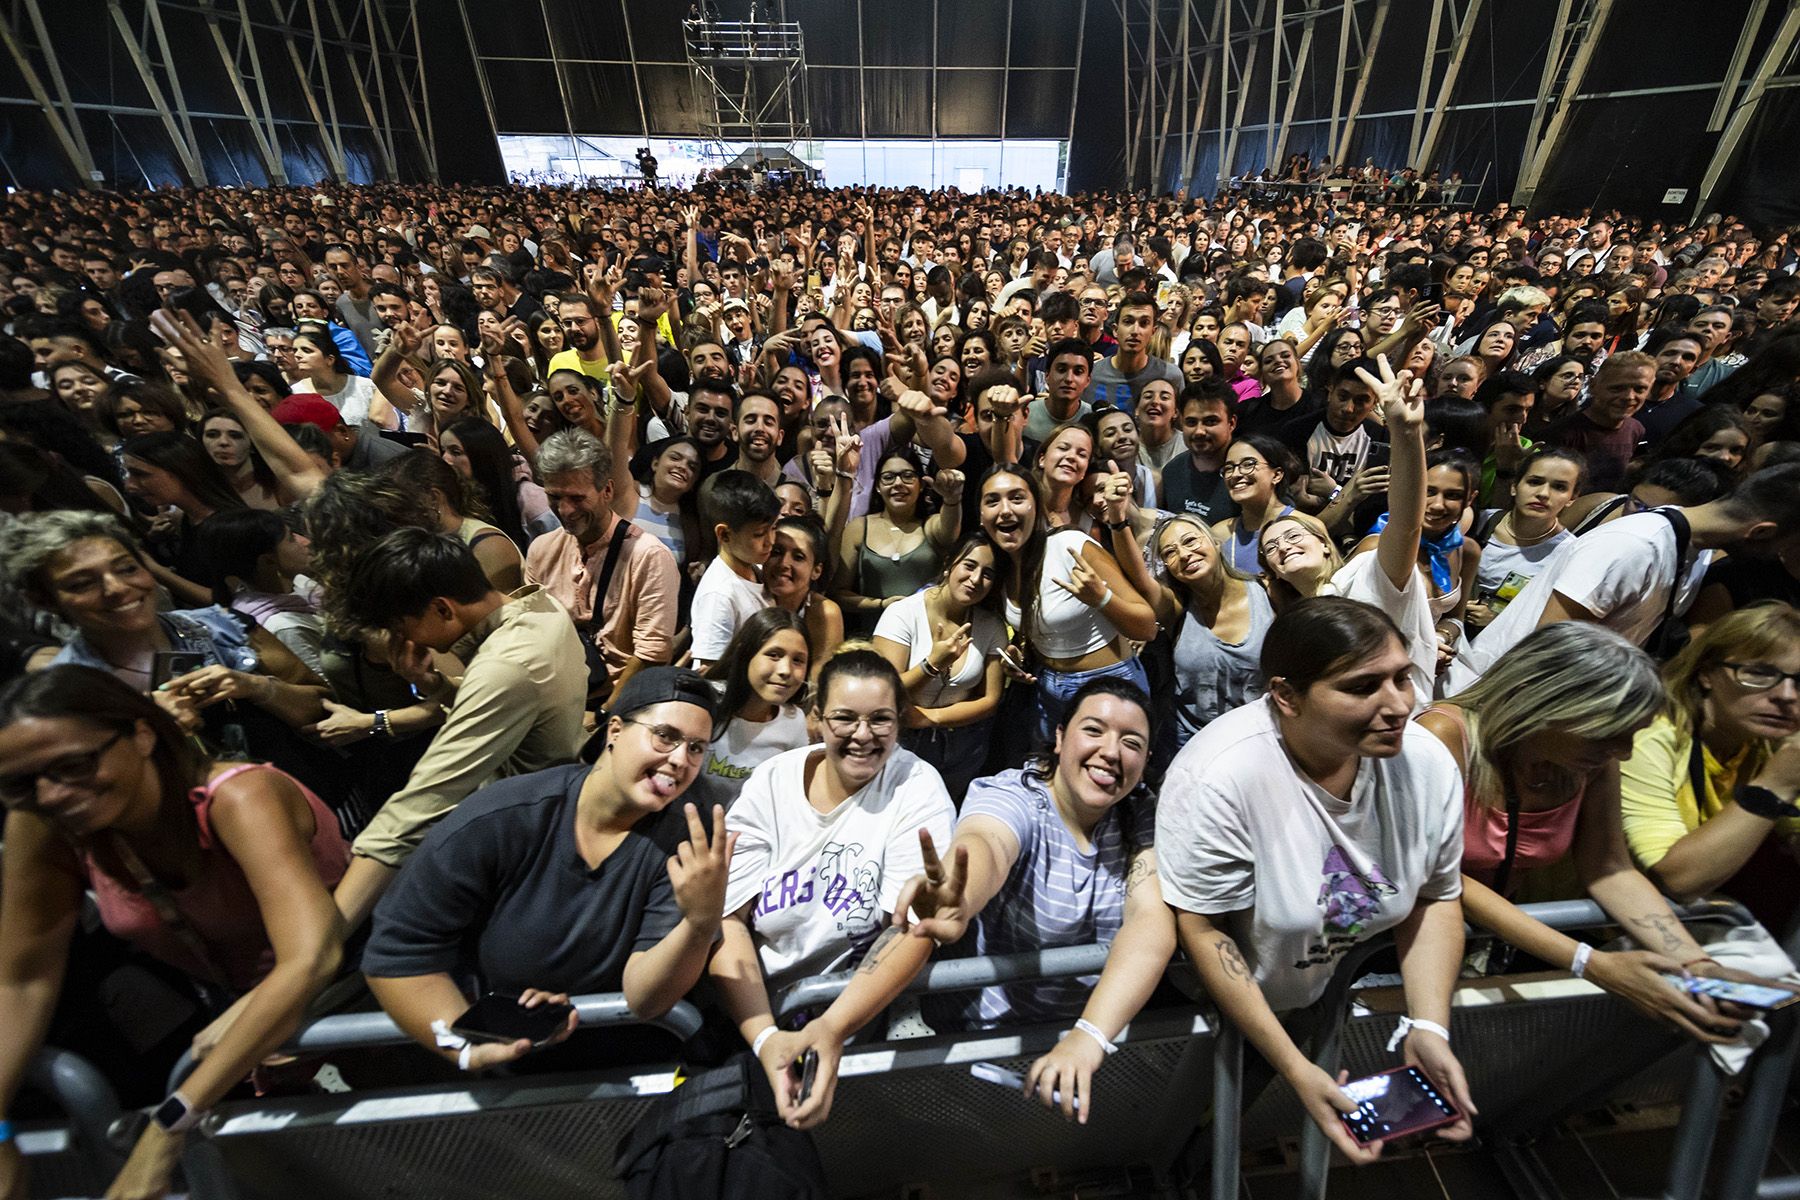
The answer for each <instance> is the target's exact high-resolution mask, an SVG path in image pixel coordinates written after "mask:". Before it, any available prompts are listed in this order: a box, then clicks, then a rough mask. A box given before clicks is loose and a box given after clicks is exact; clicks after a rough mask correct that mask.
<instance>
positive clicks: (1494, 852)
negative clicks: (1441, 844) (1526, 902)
mask: <svg viewBox="0 0 1800 1200" xmlns="http://www.w3.org/2000/svg"><path fill="white" fill-rule="evenodd" d="M1427 711H1429V712H1435V713H1438V714H1439V715H1441V716H1445V717H1448V718H1450V719H1451V720H1452V721H1455V722H1456V724H1457V727H1458V729H1459V730H1460V731H1461V732H1462V739H1463V746H1464V748H1465V751H1464V754H1465V757H1466V756H1467V747H1468V745H1469V726H1468V723H1467V722H1465V721H1464V720H1463V715H1462V710H1461V709H1459V708H1440V707H1433V708H1431V709H1429V710H1427ZM1585 791H1586V788H1585V786H1584V787H1583V789H1582V790H1581V791H1578V792H1576V793H1575V794H1574V795H1573V796H1571V797H1569V798H1568V799H1567V800H1564V801H1563V802H1562V803H1561V804H1558V805H1557V806H1556V807H1555V808H1546V809H1540V810H1538V811H1535V812H1525V811H1521V812H1520V813H1519V836H1518V840H1517V842H1516V844H1515V846H1514V850H1513V865H1512V875H1511V877H1510V878H1509V879H1508V887H1507V891H1509V892H1510V891H1512V890H1513V888H1514V887H1516V886H1517V884H1518V882H1519V877H1520V876H1521V875H1523V874H1524V873H1525V872H1527V871H1529V870H1532V869H1533V868H1536V867H1544V866H1548V865H1550V864H1551V863H1553V862H1556V861H1558V860H1559V859H1561V858H1562V857H1563V856H1564V855H1565V854H1567V853H1568V852H1569V847H1570V846H1572V845H1573V844H1574V842H1575V822H1576V819H1577V818H1579V817H1580V816H1581V797H1582V795H1583V794H1584V793H1585ZM1505 861H1506V808H1505V806H1504V805H1499V806H1496V805H1488V804H1480V803H1477V801H1476V799H1475V796H1474V794H1473V793H1471V792H1470V791H1469V785H1468V782H1467V773H1466V772H1465V773H1464V783H1463V864H1462V869H1463V874H1465V875H1467V876H1469V877H1470V878H1472V879H1477V880H1479V881H1480V882H1482V883H1484V884H1486V885H1488V886H1489V887H1492V886H1493V884H1494V880H1495V879H1497V878H1498V877H1499V874H1500V864H1501V863H1503V862H1505Z"/></svg>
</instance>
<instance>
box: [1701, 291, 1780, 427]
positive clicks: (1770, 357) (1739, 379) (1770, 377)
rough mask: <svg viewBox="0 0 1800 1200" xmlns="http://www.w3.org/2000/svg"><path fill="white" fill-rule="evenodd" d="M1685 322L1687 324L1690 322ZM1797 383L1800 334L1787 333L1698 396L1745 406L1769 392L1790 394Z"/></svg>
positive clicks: (1707, 400)
mask: <svg viewBox="0 0 1800 1200" xmlns="http://www.w3.org/2000/svg"><path fill="white" fill-rule="evenodd" d="M1696 311H1698V310H1696ZM1690 315H1691V314H1690ZM1683 324H1684V326H1685V324H1686V322H1683ZM1797 382H1800V333H1789V334H1783V335H1782V336H1781V337H1778V338H1776V339H1775V340H1774V341H1772V342H1770V343H1769V344H1768V345H1766V346H1764V347H1763V348H1762V349H1761V350H1759V351H1757V352H1756V353H1755V354H1753V355H1751V356H1750V360H1749V361H1748V362H1746V363H1745V364H1744V365H1743V366H1741V367H1739V368H1738V369H1737V370H1735V371H1733V372H1732V373H1731V374H1729V375H1727V376H1726V377H1725V378H1723V379H1721V380H1720V381H1719V382H1717V383H1715V384H1713V385H1712V386H1711V387H1709V388H1707V389H1706V390H1705V391H1704V392H1702V393H1701V394H1700V396H1699V397H1698V399H1699V401H1700V403H1702V404H1728V405H1731V406H1733V407H1736V408H1742V407H1745V406H1747V405H1748V404H1749V402H1750V401H1751V399H1753V398H1754V397H1756V396H1760V395H1763V394H1765V393H1775V394H1777V395H1781V394H1786V393H1788V392H1790V391H1792V389H1793V387H1794V385H1795V383H1797ZM1765 440H1766V439H1765Z"/></svg>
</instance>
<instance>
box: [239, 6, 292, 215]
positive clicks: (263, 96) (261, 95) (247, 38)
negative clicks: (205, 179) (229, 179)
mask: <svg viewBox="0 0 1800 1200" xmlns="http://www.w3.org/2000/svg"><path fill="white" fill-rule="evenodd" d="M237 7H238V23H239V25H240V26H241V27H242V29H243V46H244V48H245V49H246V50H247V51H248V52H249V54H250V73H251V74H252V75H253V76H255V79H256V99H257V102H258V103H259V104H260V105H261V106H262V115H263V124H264V125H265V126H266V128H267V133H268V140H269V151H270V153H271V155H272V158H273V161H272V163H271V165H270V167H269V178H270V181H271V182H272V183H275V184H277V185H282V184H286V183H287V181H288V177H287V159H286V158H285V157H284V156H283V155H282V153H281V136H280V131H279V130H278V129H277V127H276V125H275V107H274V105H272V104H270V103H269V81H268V79H267V77H266V76H265V75H264V74H263V66H262V54H261V52H260V51H258V50H257V48H256V27H255V26H254V25H252V24H251V23H250V7H249V4H248V2H247V0H237Z"/></svg>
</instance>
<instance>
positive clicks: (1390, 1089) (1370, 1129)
mask: <svg viewBox="0 0 1800 1200" xmlns="http://www.w3.org/2000/svg"><path fill="white" fill-rule="evenodd" d="M1344 1094H1345V1095H1346V1096H1349V1097H1350V1099H1352V1100H1354V1101H1355V1102H1356V1111H1355V1112H1351V1113H1344V1112H1341V1113H1339V1114H1338V1119H1339V1120H1341V1121H1342V1122H1343V1123H1344V1128H1345V1129H1348V1130H1349V1131H1350V1136H1351V1137H1353V1138H1355V1139H1356V1144H1357V1145H1359V1146H1367V1145H1368V1144H1369V1143H1371V1142H1383V1141H1387V1142H1391V1141H1393V1140H1394V1139H1395V1138H1403V1137H1409V1136H1411V1135H1412V1134H1415V1133H1424V1132H1425V1131H1427V1130H1430V1129H1436V1128H1438V1127H1439V1126H1441V1125H1448V1124H1450V1123H1451V1122H1453V1121H1456V1120H1459V1119H1460V1118H1461V1117H1462V1112H1461V1111H1460V1110H1459V1109H1458V1108H1457V1107H1456V1105H1455V1104H1452V1103H1451V1102H1450V1098H1449V1097H1448V1096H1446V1095H1444V1094H1443V1093H1442V1092H1440V1091H1439V1090H1438V1088H1437V1085H1436V1084H1434V1083H1432V1082H1431V1077H1430V1076H1429V1075H1427V1074H1425V1072H1423V1071H1421V1070H1419V1068H1417V1067H1395V1068H1394V1069H1393V1070H1391V1071H1383V1072H1381V1073H1380V1074H1379V1075H1369V1076H1366V1077H1364V1078H1362V1079H1352V1080H1351V1081H1350V1082H1349V1083H1346V1084H1345V1085H1344Z"/></svg>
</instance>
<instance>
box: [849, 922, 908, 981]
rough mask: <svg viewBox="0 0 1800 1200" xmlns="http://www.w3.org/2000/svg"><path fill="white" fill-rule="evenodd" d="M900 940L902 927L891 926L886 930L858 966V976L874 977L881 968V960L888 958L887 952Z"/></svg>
mask: <svg viewBox="0 0 1800 1200" xmlns="http://www.w3.org/2000/svg"><path fill="white" fill-rule="evenodd" d="M899 940H900V927H899V926H898V925H889V926H888V927H887V928H886V929H884V930H882V931H881V936H880V937H878V938H876V939H875V941H874V943H873V944H872V945H871V946H870V947H869V952H868V953H867V954H865V955H863V960H862V962H861V963H860V964H858V966H857V968H856V973H857V974H858V975H873V974H874V973H875V971H876V969H877V968H878V967H880V966H881V960H882V959H884V958H886V957H887V952H888V951H889V950H892V949H893V948H894V946H895V945H896V944H897V943H898V942H899Z"/></svg>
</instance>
